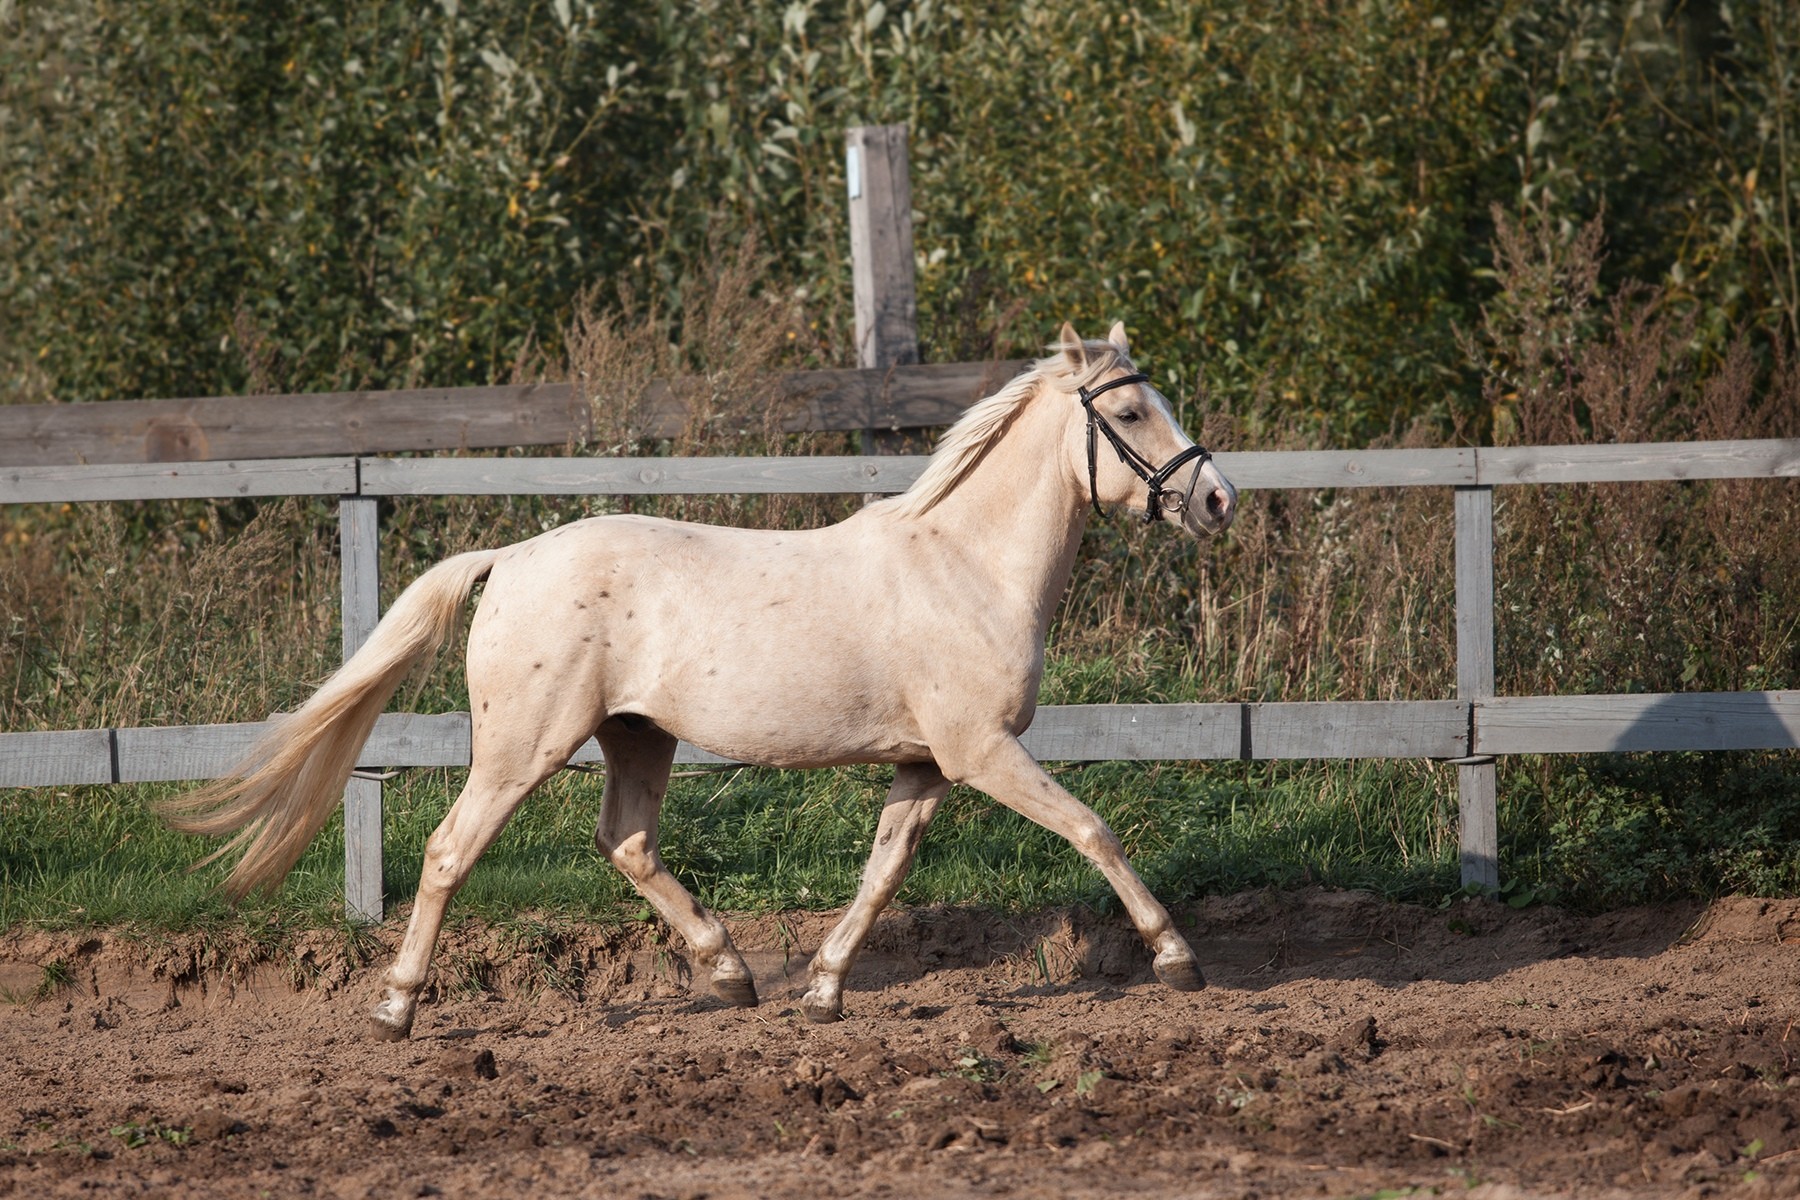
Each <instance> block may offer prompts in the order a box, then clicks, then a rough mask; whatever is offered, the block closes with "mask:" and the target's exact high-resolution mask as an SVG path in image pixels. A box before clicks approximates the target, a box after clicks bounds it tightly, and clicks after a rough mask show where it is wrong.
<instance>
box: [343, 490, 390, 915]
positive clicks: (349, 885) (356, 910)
mask: <svg viewBox="0 0 1800 1200" xmlns="http://www.w3.org/2000/svg"><path fill="white" fill-rule="evenodd" d="M338 530H339V536H340V539H341V543H340V558H341V562H342V567H343V572H344V581H343V583H344V605H343V629H344V658H345V659H346V660H347V659H349V657H350V656H351V655H352V654H355V653H356V652H357V650H358V649H359V648H361V646H362V644H363V643H364V642H366V641H367V640H368V639H369V635H370V634H371V633H373V632H374V631H375V623H376V622H377V621H379V620H380V619H381V546H380V528H379V524H378V520H377V515H376V509H375V501H374V499H373V498H371V497H367V496H345V497H344V498H343V499H341V500H339V501H338ZM344 905H345V907H346V908H347V909H348V910H349V912H350V916H351V917H352V918H353V919H356V920H362V921H379V920H381V911H382V904H381V784H380V783H379V782H378V781H376V780H373V779H351V780H350V782H349V785H348V786H346V787H345V788H344Z"/></svg>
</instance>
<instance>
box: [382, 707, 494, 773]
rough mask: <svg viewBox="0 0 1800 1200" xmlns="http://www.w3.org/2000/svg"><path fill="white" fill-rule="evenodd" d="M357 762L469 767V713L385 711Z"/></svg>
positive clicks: (408, 765)
mask: <svg viewBox="0 0 1800 1200" xmlns="http://www.w3.org/2000/svg"><path fill="white" fill-rule="evenodd" d="M356 763H357V765H358V766H360V767H466V766H468V765H469V714H468V713H466V712H450V713H383V714H381V716H380V717H379V718H377V720H376V722H375V731H374V732H373V733H371V734H370V735H369V740H368V743H367V744H366V745H364V746H363V748H362V753H360V754H358V755H357V756H356Z"/></svg>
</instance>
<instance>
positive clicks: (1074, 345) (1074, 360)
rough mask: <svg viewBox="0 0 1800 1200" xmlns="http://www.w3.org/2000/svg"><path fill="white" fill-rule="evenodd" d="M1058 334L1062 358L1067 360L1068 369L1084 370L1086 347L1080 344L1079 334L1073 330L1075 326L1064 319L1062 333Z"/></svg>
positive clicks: (1085, 365)
mask: <svg viewBox="0 0 1800 1200" xmlns="http://www.w3.org/2000/svg"><path fill="white" fill-rule="evenodd" d="M1058 336H1059V337H1060V338H1061V339H1062V352H1063V358H1064V360H1066V361H1067V362H1068V364H1069V367H1070V369H1071V370H1075V371H1082V370H1086V369H1087V347H1085V346H1083V345H1082V344H1081V335H1080V334H1079V333H1076V332H1075V326H1073V325H1071V324H1070V323H1069V322H1067V321H1064V322H1063V327H1062V333H1061V334H1059V335H1058Z"/></svg>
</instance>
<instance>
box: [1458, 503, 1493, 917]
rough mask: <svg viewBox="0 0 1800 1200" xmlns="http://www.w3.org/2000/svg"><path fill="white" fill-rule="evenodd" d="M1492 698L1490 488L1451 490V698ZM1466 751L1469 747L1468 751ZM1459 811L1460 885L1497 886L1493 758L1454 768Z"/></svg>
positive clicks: (1474, 759) (1476, 760) (1467, 762)
mask: <svg viewBox="0 0 1800 1200" xmlns="http://www.w3.org/2000/svg"><path fill="white" fill-rule="evenodd" d="M1493 694H1494V489H1493V488H1492V487H1459V488H1457V489H1456V696H1457V699H1459V700H1486V699H1489V698H1491V697H1492V696H1493ZM1470 749H1471V752H1472V751H1473V746H1471V747H1470ZM1456 790H1457V795H1458V797H1459V799H1460V807H1461V810H1462V852H1461V860H1462V881H1463V884H1464V885H1465V886H1466V885H1468V884H1471V883H1474V884H1479V885H1481V886H1482V887H1486V888H1497V887H1499V886H1500V822H1499V815H1498V811H1497V804H1496V799H1495V794H1496V789H1495V786H1494V760H1493V759H1492V758H1487V759H1482V758H1474V757H1472V758H1471V759H1469V760H1467V761H1464V762H1462V763H1459V764H1458V765H1457V768H1456Z"/></svg>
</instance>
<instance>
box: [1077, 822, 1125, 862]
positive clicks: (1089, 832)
mask: <svg viewBox="0 0 1800 1200" xmlns="http://www.w3.org/2000/svg"><path fill="white" fill-rule="evenodd" d="M1069 841H1070V842H1071V843H1073V844H1074V846H1075V849H1077V850H1079V851H1081V854H1082V856H1083V857H1084V858H1086V859H1088V860H1089V861H1090V862H1112V861H1113V860H1115V859H1119V858H1123V857H1124V855H1125V846H1124V843H1122V842H1120V841H1119V835H1118V834H1116V833H1114V832H1113V831H1112V830H1111V829H1110V828H1108V826H1107V824H1106V822H1105V821H1102V820H1101V819H1100V818H1099V817H1098V816H1096V815H1095V814H1093V813H1088V814H1086V815H1085V816H1083V817H1082V818H1081V821H1080V823H1078V824H1077V825H1076V826H1075V828H1074V829H1072V830H1071V831H1070V832H1069Z"/></svg>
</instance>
